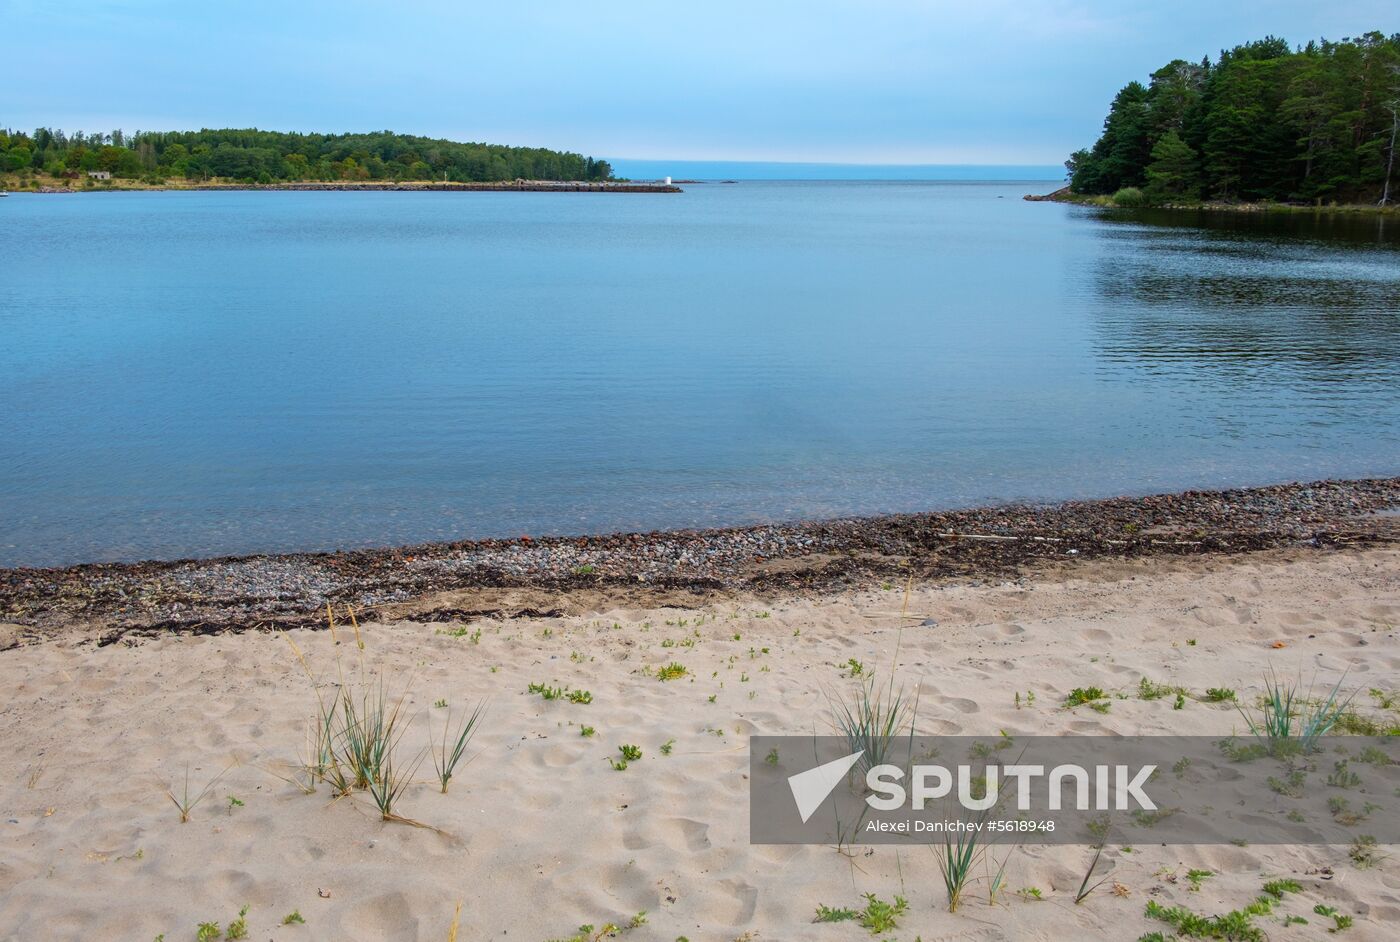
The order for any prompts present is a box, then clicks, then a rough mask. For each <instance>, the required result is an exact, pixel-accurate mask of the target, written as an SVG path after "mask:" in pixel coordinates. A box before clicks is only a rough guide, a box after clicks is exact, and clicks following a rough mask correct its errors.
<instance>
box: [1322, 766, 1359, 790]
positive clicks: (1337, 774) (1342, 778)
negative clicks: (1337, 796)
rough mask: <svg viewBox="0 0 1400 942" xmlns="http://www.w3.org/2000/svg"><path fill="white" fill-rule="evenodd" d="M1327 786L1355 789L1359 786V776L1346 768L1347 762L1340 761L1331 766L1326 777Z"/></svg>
mask: <svg viewBox="0 0 1400 942" xmlns="http://www.w3.org/2000/svg"><path fill="white" fill-rule="evenodd" d="M1327 784H1328V785H1331V786H1332V787H1333V788H1355V787H1356V786H1358V785H1360V784H1361V776H1359V775H1357V774H1356V773H1355V772H1353V771H1351V769H1350V768H1349V767H1348V766H1347V760H1346V759H1342V760H1340V761H1338V762H1336V763H1335V764H1334V765H1333V766H1332V773H1331V774H1330V775H1328V776H1327Z"/></svg>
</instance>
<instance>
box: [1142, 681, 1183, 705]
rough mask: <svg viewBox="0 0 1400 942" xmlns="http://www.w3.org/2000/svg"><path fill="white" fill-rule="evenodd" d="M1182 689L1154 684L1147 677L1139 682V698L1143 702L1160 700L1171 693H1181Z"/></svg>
mask: <svg viewBox="0 0 1400 942" xmlns="http://www.w3.org/2000/svg"><path fill="white" fill-rule="evenodd" d="M1180 692H1181V688H1180V687H1172V686H1170V685H1168V684H1158V683H1153V682H1152V681H1150V680H1148V679H1147V678H1146V677H1144V678H1142V680H1140V681H1138V696H1139V697H1141V698H1142V699H1143V700H1160V699H1162V698H1163V697H1165V696H1166V695H1167V694H1169V693H1180Z"/></svg>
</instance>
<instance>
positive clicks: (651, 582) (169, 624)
mask: <svg viewBox="0 0 1400 942" xmlns="http://www.w3.org/2000/svg"><path fill="white" fill-rule="evenodd" d="M1396 507H1400V478H1372V479H1365V480H1354V481H1318V482H1313V483H1308V484H1280V485H1272V486H1267V487H1255V488H1244V489H1234V490H1218V491H1184V492H1180V493H1174V494H1157V495H1152V496H1148V497H1118V498H1110V499H1107V500H1096V501H1070V502H1066V503H1062V504H1054V505H1045V506H1040V505H1024V504H1018V505H1007V506H994V507H982V508H974V509H968V510H955V511H944V512H931V513H918V514H896V515H888V516H878V517H863V518H847V519H838V520H827V521H815V522H803V523H790V524H775V525H760V526H747V527H729V528H718V529H708V530H690V531H673V532H657V533H620V534H610V535H606V536H588V537H574V538H569V537H550V538H539V539H531V538H530V537H521V538H518V539H512V540H479V541H468V542H457V543H435V544H425V545H422V546H412V547H397V548H392V549H379V550H357V551H351V552H339V553H292V554H284V555H276V556H246V557H237V558H232V557H230V558H222V559H208V560H182V561H175V562H145V563H110V564H90V565H82V566H72V567H68V568H64V569H0V623H6V624H3V625H0V629H3V630H0V650H4V649H5V648H7V647H13V646H15V645H18V644H22V643H29V642H33V641H38V640H43V639H44V638H46V637H51V636H53V635H54V634H55V633H56V632H57V631H58V630H60V629H63V628H65V627H74V626H80V627H84V628H92V629H94V630H95V632H96V635H97V636H98V637H99V638H100V641H101V642H102V643H110V642H111V641H114V640H119V639H123V638H127V639H129V638H134V637H139V636H141V635H150V634H153V633H157V632H166V631H187V632H196V633H213V632H220V631H230V630H233V631H236V630H243V629H250V628H256V627H260V626H271V625H281V626H289V625H311V624H325V609H326V605H327V603H328V602H329V603H333V604H334V605H335V606H336V608H337V611H338V615H337V617H342V615H341V614H340V613H343V611H344V608H345V606H346V605H352V606H354V607H355V609H356V613H357V615H358V617H359V618H360V619H361V620H373V619H375V618H412V619H418V620H424V621H443V620H453V619H460V618H468V617H473V616H485V615H496V616H510V615H533V616H538V615H541V614H548V613H549V612H550V610H551V609H550V607H549V606H546V607H545V608H543V609H542V608H540V607H539V606H535V607H522V606H521V605H516V606H515V607H514V609H513V610H505V609H502V608H489V607H488V608H480V607H478V608H462V607H460V606H459V607H452V606H451V605H448V604H444V603H443V600H442V599H441V596H442V595H443V594H445V593H451V592H460V591H463V590H492V589H495V590H503V589H512V590H546V591H548V592H550V593H561V595H560V597H561V598H567V597H568V596H569V595H570V594H571V593H574V594H583V593H593V594H594V595H595V596H596V595H597V594H598V593H600V592H601V593H603V594H604V595H606V596H610V597H614V598H619V599H625V598H628V597H629V596H648V595H649V597H651V598H652V600H653V601H655V600H656V598H657V597H659V595H660V594H662V593H672V594H675V593H680V594H681V595H682V596H684V595H685V594H694V595H697V596H704V595H707V594H708V595H713V594H725V593H733V592H739V591H750V592H759V593H765V592H771V593H779V592H784V591H838V590H840V589H843V588H848V587H850V586H852V585H856V584H859V583H861V582H863V581H868V580H870V579H872V578H882V577H883V578H889V577H897V578H903V577H904V576H905V575H907V574H908V573H910V572H911V571H912V572H913V573H914V575H915V577H916V578H920V579H938V578H949V577H954V578H983V577H1006V576H1009V575H1015V574H1018V573H1021V572H1024V571H1025V570H1026V569H1027V568H1028V567H1030V566H1034V565H1040V564H1044V563H1046V562H1054V561H1059V562H1072V561H1074V560H1082V559H1091V558H1096V557H1103V556H1119V557H1141V556H1156V555H1189V554H1199V553H1235V552H1246V551H1252V550H1261V549H1269V548H1274V547H1281V546H1290V545H1303V546H1317V547H1325V546H1337V545H1346V544H1353V543H1374V542H1391V541H1394V540H1396V539H1397V536H1400V517H1393V516H1389V515H1384V514H1383V512H1385V511H1390V510H1392V509H1394V508H1396ZM434 596H438V598H437V599H436V600H434V598H433V597H434ZM483 604H485V603H483ZM507 608H509V606H508V607H507Z"/></svg>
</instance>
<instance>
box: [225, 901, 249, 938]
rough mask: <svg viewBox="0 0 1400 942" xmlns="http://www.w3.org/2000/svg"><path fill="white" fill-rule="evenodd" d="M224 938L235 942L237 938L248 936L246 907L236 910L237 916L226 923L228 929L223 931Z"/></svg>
mask: <svg viewBox="0 0 1400 942" xmlns="http://www.w3.org/2000/svg"><path fill="white" fill-rule="evenodd" d="M224 938H225V939H227V940H229V942H237V940H238V939H246V938H248V907H247V906H244V907H243V908H242V909H240V910H239V911H238V918H237V919H235V920H233V922H231V923H229V924H228V929H227V930H225V931H224Z"/></svg>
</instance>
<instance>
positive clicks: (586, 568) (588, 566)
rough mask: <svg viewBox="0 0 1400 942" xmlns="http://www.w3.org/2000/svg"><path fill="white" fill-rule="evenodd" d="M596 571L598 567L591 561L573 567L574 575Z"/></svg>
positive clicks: (589, 574) (587, 574)
mask: <svg viewBox="0 0 1400 942" xmlns="http://www.w3.org/2000/svg"><path fill="white" fill-rule="evenodd" d="M597 571H598V567H597V566H595V565H593V564H592V563H584V564H583V565H582V566H575V567H574V575H576V576H591V575H593V574H594V573H596V572H597Z"/></svg>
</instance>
